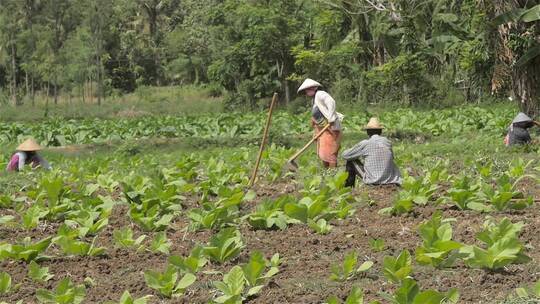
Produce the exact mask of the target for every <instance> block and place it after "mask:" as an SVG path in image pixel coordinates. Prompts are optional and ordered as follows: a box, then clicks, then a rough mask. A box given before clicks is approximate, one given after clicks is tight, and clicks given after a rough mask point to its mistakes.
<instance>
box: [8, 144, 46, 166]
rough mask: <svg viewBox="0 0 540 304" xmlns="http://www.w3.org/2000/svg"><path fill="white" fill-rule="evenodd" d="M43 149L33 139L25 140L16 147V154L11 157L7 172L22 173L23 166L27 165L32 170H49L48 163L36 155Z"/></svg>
mask: <svg viewBox="0 0 540 304" xmlns="http://www.w3.org/2000/svg"><path fill="white" fill-rule="evenodd" d="M40 150H43V148H42V147H41V146H40V145H39V144H38V143H37V142H36V141H35V140H33V139H31V138H30V139H27V140H25V141H24V142H23V143H22V144H20V145H19V146H18V147H17V152H15V154H13V156H11V159H10V161H9V163H8V165H7V168H6V169H7V171H22V170H23V169H24V165H26V164H29V165H31V166H32V168H34V169H35V168H38V167H41V168H45V169H47V170H50V169H51V166H50V165H49V163H48V162H47V161H46V160H45V159H44V158H43V157H41V155H39V154H38V151H40Z"/></svg>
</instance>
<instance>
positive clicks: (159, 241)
mask: <svg viewBox="0 0 540 304" xmlns="http://www.w3.org/2000/svg"><path fill="white" fill-rule="evenodd" d="M171 245H172V244H171V242H170V241H169V239H167V233H165V231H161V232H158V233H157V234H156V236H155V237H154V239H153V240H152V243H150V247H149V250H150V251H151V252H153V253H158V252H161V253H163V254H167V255H168V254H169V251H170V248H171Z"/></svg>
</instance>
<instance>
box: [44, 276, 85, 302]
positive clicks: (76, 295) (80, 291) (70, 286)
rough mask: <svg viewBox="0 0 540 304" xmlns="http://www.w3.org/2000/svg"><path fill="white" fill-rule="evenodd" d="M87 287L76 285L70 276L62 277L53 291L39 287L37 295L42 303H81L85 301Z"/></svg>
mask: <svg viewBox="0 0 540 304" xmlns="http://www.w3.org/2000/svg"><path fill="white" fill-rule="evenodd" d="M85 296H86V288H85V287H84V285H82V284H81V285H75V284H74V283H73V282H71V279H70V278H64V279H62V280H61V281H60V282H59V283H58V285H57V286H56V288H55V289H54V290H53V291H49V290H46V289H38V290H37V291H36V297H37V299H38V301H39V302H40V303H53V304H79V303H82V302H83V301H84V298H85Z"/></svg>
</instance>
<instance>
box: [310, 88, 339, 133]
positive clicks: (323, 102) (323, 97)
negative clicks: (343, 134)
mask: <svg viewBox="0 0 540 304" xmlns="http://www.w3.org/2000/svg"><path fill="white" fill-rule="evenodd" d="M315 108H317V109H318V110H319V111H320V112H321V114H322V115H323V116H324V118H326V120H327V121H328V122H329V123H334V125H333V126H332V130H341V121H342V120H343V114H341V113H339V112H336V101H335V100H334V98H332V96H330V94H328V93H327V92H325V91H321V90H319V91H317V93H315V96H314V97H313V109H314V110H313V111H315Z"/></svg>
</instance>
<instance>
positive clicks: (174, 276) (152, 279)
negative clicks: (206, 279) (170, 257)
mask: <svg viewBox="0 0 540 304" xmlns="http://www.w3.org/2000/svg"><path fill="white" fill-rule="evenodd" d="M178 277H179V276H178V272H177V271H176V268H175V267H174V266H172V265H169V266H168V267H167V269H166V270H165V271H164V272H157V271H152V270H147V271H145V272H144V280H145V281H146V284H147V285H148V286H149V287H150V288H152V289H155V290H157V291H159V293H160V294H161V295H162V296H164V297H166V298H171V297H181V296H183V295H184V293H185V291H186V289H187V288H188V287H189V286H191V285H192V284H193V283H195V281H196V279H197V278H196V277H195V275H193V274H191V273H186V274H184V275H183V276H182V278H181V279H180V280H179V279H178Z"/></svg>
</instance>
